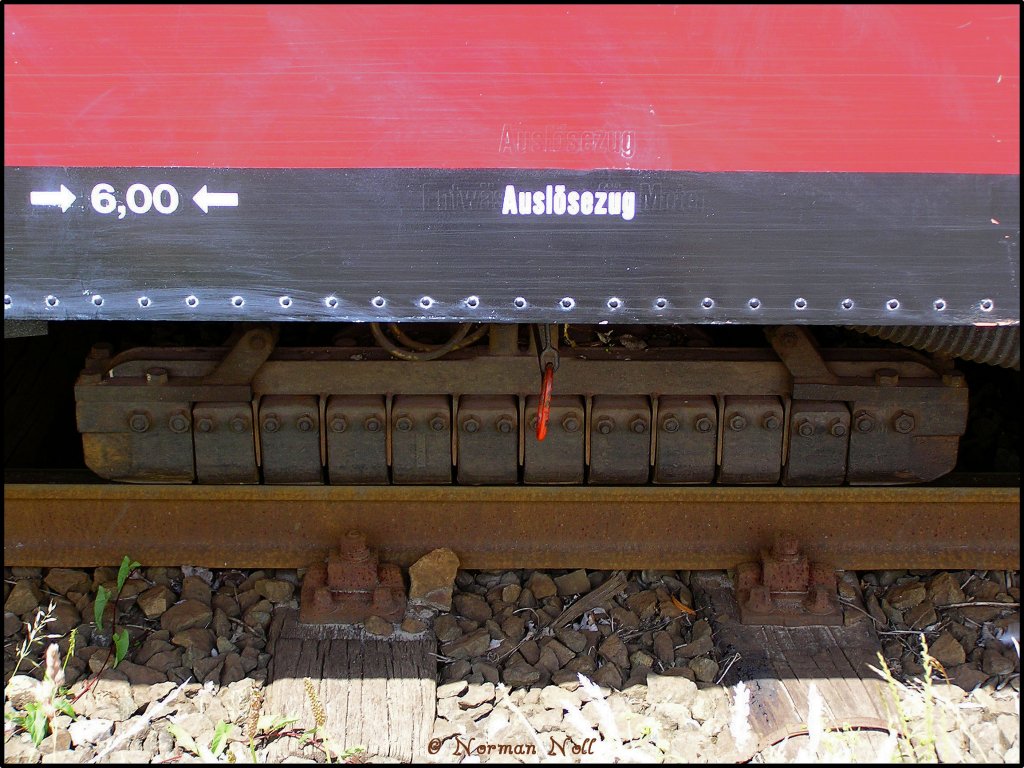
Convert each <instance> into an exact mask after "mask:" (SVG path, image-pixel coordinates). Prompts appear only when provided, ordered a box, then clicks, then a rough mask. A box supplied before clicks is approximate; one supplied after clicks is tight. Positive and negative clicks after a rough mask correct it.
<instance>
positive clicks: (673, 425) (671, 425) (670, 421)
mask: <svg viewBox="0 0 1024 768" xmlns="http://www.w3.org/2000/svg"><path fill="white" fill-rule="evenodd" d="M661 428H662V429H664V430H665V431H666V432H678V431H679V419H677V418H676V417H675V416H669V417H668V418H667V419H665V420H664V421H663V422H661Z"/></svg>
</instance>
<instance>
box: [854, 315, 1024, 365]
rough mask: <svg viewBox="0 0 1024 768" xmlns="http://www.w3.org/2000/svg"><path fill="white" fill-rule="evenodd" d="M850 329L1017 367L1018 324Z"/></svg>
mask: <svg viewBox="0 0 1024 768" xmlns="http://www.w3.org/2000/svg"><path fill="white" fill-rule="evenodd" d="M850 327H851V328H852V329H853V330H855V331H859V332H860V333H866V334H868V335H870V336H877V337H878V338H880V339H886V340H887V341H892V342H895V343H897V344H903V345H904V346H908V347H913V348H914V349H920V350H923V351H925V352H934V353H938V354H943V355H949V356H950V357H959V358H962V359H964V360H973V361H974V362H976V363H986V364H988V365H998V366H1001V367H1002V368H1013V369H1014V370H1017V371H1019V370H1020V326H1019V325H1012V326H1000V327H988V328H984V327H975V326H971V325H967V326H912V325H898V326H886V325H855V326H850Z"/></svg>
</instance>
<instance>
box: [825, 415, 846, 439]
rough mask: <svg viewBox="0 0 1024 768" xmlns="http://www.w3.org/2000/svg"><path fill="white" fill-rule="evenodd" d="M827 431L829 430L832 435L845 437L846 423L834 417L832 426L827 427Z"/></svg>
mask: <svg viewBox="0 0 1024 768" xmlns="http://www.w3.org/2000/svg"><path fill="white" fill-rule="evenodd" d="M828 431H829V432H831V433H832V435H833V436H834V437H845V436H846V425H845V424H843V422H841V421H840V420H839V419H835V420H834V421H833V422H832V426H831V427H829V430H828Z"/></svg>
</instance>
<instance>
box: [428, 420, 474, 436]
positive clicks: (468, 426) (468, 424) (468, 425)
mask: <svg viewBox="0 0 1024 768" xmlns="http://www.w3.org/2000/svg"><path fill="white" fill-rule="evenodd" d="M431 426H433V425H431ZM462 428H463V429H464V430H465V431H466V432H470V433H473V432H479V431H480V422H479V421H477V420H476V419H474V418H473V417H472V416H470V417H469V418H468V419H466V420H465V421H464V422H462ZM439 429H440V427H439Z"/></svg>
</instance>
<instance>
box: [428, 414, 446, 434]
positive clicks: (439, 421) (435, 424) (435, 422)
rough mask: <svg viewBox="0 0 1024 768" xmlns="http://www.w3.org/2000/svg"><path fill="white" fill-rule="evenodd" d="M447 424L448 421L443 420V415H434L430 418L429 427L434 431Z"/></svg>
mask: <svg viewBox="0 0 1024 768" xmlns="http://www.w3.org/2000/svg"><path fill="white" fill-rule="evenodd" d="M447 426H448V422H447V421H445V419H444V417H443V416H435V417H434V418H432V419H431V420H430V428H431V429H432V430H434V431H435V432H440V431H441V430H442V429H444V428H445V427H447Z"/></svg>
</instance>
